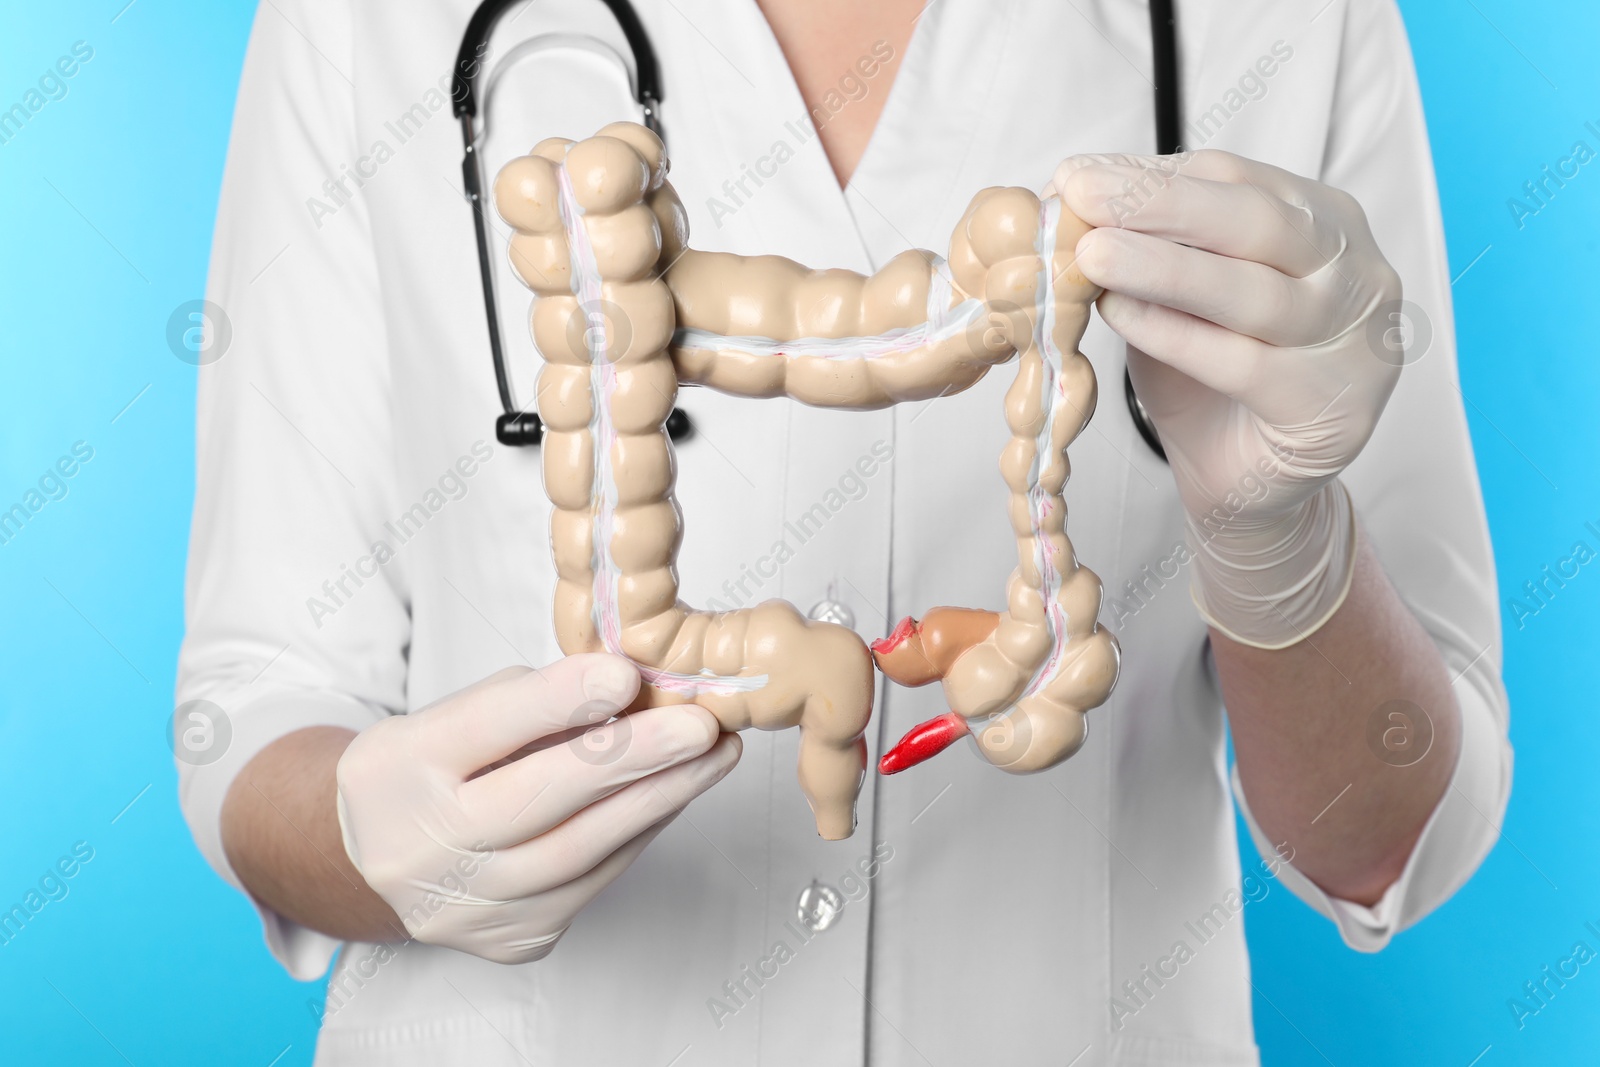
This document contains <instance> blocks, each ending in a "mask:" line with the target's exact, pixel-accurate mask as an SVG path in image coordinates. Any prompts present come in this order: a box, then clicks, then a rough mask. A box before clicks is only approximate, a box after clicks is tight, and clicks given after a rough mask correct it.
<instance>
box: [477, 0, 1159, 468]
mask: <svg viewBox="0 0 1600 1067" xmlns="http://www.w3.org/2000/svg"><path fill="white" fill-rule="evenodd" d="M519 2H520V0H484V2H483V3H482V4H480V5H478V9H477V10H476V11H474V12H473V13H472V18H471V19H469V20H468V21H467V29H466V33H465V34H463V35H462V38H461V49H460V51H458V52H457V53H456V65H455V75H454V84H453V85H452V87H451V94H450V95H451V100H452V101H453V111H454V113H455V116H456V119H457V121H459V122H460V123H461V140H462V143H463V145H464V147H465V155H464V156H463V157H462V160H461V179H462V182H463V184H464V187H465V189H466V194H467V200H468V201H469V202H470V203H471V204H472V214H473V221H474V223H475V229H476V232H477V241H478V274H479V277H480V278H481V279H482V282H483V304H484V311H485V313H486V314H487V316H488V326H489V352H490V355H491V356H492V357H493V359H494V380H495V386H496V388H497V389H498V391H499V393H500V406H501V408H502V409H503V411H502V414H501V415H500V416H499V417H498V418H497V419H496V420H495V428H494V429H495V437H496V438H497V439H498V440H499V441H500V443H501V444H505V445H536V444H538V443H539V441H540V440H541V439H542V438H543V436H544V427H543V424H542V423H541V422H540V421H539V416H538V414H537V413H535V412H532V411H525V410H523V409H522V408H519V407H517V405H516V403H515V401H513V400H512V398H511V380H510V377H509V376H508V375H507V373H506V358H505V348H504V346H503V345H502V343H501V338H500V316H499V310H498V307H497V302H496V300H495V295H494V268H493V262H492V260H491V259H490V243H489V219H488V216H487V214H486V213H487V211H488V207H487V205H486V204H485V202H484V195H483V168H482V166H481V165H480V164H479V162H478V131H477V128H476V123H477V118H478V78H479V76H480V75H481V74H482V73H483V61H482V57H483V54H484V50H485V47H486V46H487V45H488V43H489V35H490V34H491V33H493V32H494V27H495V24H496V23H498V22H499V21H500V17H501V16H502V15H504V14H505V13H506V11H507V10H509V9H510V8H511V7H512V6H513V5H514V4H516V3H519ZM601 2H602V3H604V4H605V5H606V7H607V8H609V9H610V11H611V14H612V17H613V18H615V19H616V20H617V25H618V26H619V27H620V28H621V29H622V35H623V37H625V38H626V39H627V42H628V47H629V49H630V50H631V51H632V52H633V65H634V93H635V98H636V99H637V100H638V103H639V107H640V109H641V110H642V112H643V115H644V124H645V125H646V126H647V127H649V128H650V129H651V130H652V131H654V133H655V135H656V136H657V137H660V138H661V139H662V141H663V142H665V141H666V134H665V132H664V131H663V129H662V126H661V101H662V99H663V93H662V91H661V68H660V66H659V64H658V63H657V62H656V52H655V48H654V46H653V45H651V43H650V35H649V34H648V33H646V32H645V29H644V24H643V23H642V22H640V21H639V15H638V13H637V12H636V11H634V9H633V5H632V4H630V3H629V2H628V0H601ZM1172 5H1173V0H1150V54H1151V62H1152V65H1153V66H1154V68H1155V127H1156V153H1157V154H1158V155H1173V154H1176V153H1177V152H1179V151H1181V150H1182V134H1181V130H1180V118H1179V97H1178V39H1177V27H1176V22H1175V18H1174V14H1173V8H1172ZM1122 381H1123V393H1124V396H1125V399H1126V401H1127V405H1128V414H1129V415H1130V416H1132V418H1133V424H1134V426H1136V427H1137V428H1138V430H1139V436H1140V437H1141V438H1143V439H1144V443H1145V444H1147V445H1149V446H1150V449H1151V450H1152V451H1153V452H1155V454H1156V455H1157V456H1160V457H1161V458H1162V459H1163V460H1164V459H1166V458H1167V454H1166V450H1165V449H1164V448H1162V446H1161V438H1160V437H1159V436H1158V435H1157V433H1156V428H1155V423H1154V422H1152V421H1151V419H1150V415H1149V413H1148V412H1146V411H1145V409H1144V405H1143V404H1142V403H1140V402H1139V396H1138V394H1137V393H1136V392H1135V391H1134V388H1133V376H1132V375H1131V374H1130V373H1128V372H1127V371H1126V370H1124V371H1123V376H1122ZM693 429H694V428H693V424H692V423H691V422H690V421H689V416H688V414H687V413H686V412H684V411H683V410H682V409H680V408H674V409H673V410H672V414H671V415H669V416H668V417H667V433H668V434H669V435H671V437H672V439H673V440H674V441H678V440H682V439H683V438H685V437H687V436H689V434H691V433H692V432H693Z"/></svg>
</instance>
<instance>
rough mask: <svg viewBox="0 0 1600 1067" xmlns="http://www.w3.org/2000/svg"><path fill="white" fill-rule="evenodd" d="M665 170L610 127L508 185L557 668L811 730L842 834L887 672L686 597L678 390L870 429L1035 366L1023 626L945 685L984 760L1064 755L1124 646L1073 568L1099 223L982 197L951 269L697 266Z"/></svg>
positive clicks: (956, 244)
mask: <svg viewBox="0 0 1600 1067" xmlns="http://www.w3.org/2000/svg"><path fill="white" fill-rule="evenodd" d="M666 170H667V168H666V161H665V158H664V155H663V149H662V146H661V142H660V141H659V140H658V139H657V138H656V137H655V135H654V134H652V133H650V132H649V131H648V130H646V129H645V128H644V127H642V126H638V125H636V124H633V123H614V124H612V125H610V126H607V127H606V128H605V129H603V130H601V131H600V133H599V134H598V135H596V136H595V137H592V138H590V139H588V140H585V141H581V142H577V143H573V142H571V141H567V140H562V139H550V140H546V141H543V142H541V143H540V144H539V145H537V146H536V147H535V148H534V150H533V152H532V153H531V154H530V155H528V156H524V157H522V158H519V159H517V160H514V161H512V162H511V163H510V164H508V165H507V166H506V167H505V168H504V169H503V170H502V171H501V173H500V175H499V177H498V179H497V180H496V184H495V199H496V204H497V206H498V208H499V211H500V214H501V216H502V217H503V218H505V220H506V221H507V222H508V223H509V224H510V225H511V226H512V227H514V228H515V230H516V231H517V232H516V236H515V237H514V238H513V240H512V245H511V261H512V265H513V267H514V269H515V270H516V271H517V274H518V276H519V277H520V278H521V279H522V280H523V281H524V282H525V283H526V284H527V285H528V287H529V288H530V289H532V290H533V291H534V293H535V295H536V300H535V302H534V307H533V315H532V323H533V335H534V340H535V343H536V344H537V346H538V349H539V351H540V353H541V354H542V355H543V357H544V359H545V365H544V367H543V368H542V369H541V371H540V375H539V382H538V398H539V399H538V406H539V413H540V415H541V417H542V418H543V420H544V423H545V428H546V431H545V439H544V445H543V451H544V480H545V491H546V493H547V494H548V495H549V497H550V500H551V502H552V503H553V504H554V505H555V510H554V512H553V514H552V519H551V545H552V549H553V551H554V556H555V563H556V569H557V574H558V583H557V588H556V602H555V623H556V635H557V639H558V641H559V643H560V645H561V648H562V650H563V651H564V652H566V653H568V654H573V653H578V652H588V651H600V650H608V651H612V652H617V653H620V654H622V655H626V656H628V657H629V658H631V659H632V660H634V661H635V662H636V663H637V664H639V666H640V668H641V671H642V672H643V673H644V675H645V678H646V681H647V683H648V684H647V685H646V687H645V689H644V690H643V692H642V694H641V698H640V702H639V705H638V706H641V707H642V706H648V705H656V704H668V703H685V702H693V703H697V704H700V705H702V706H704V707H705V708H707V709H708V710H709V711H711V713H712V714H713V715H715V716H716V717H717V719H718V721H720V722H721V723H722V725H723V726H724V727H725V728H726V729H729V730H742V729H745V728H748V727H752V726H754V727H757V728H760V729H768V730H776V729H783V728H786V727H789V726H798V727H799V728H800V731H801V741H800V761H799V778H800V785H801V788H802V790H803V791H804V792H805V795H806V798H807V800H808V801H809V802H810V804H811V807H812V810H813V812H814V813H815V815H816V819H817V829H818V832H819V833H820V834H822V836H823V837H825V838H829V839H837V838H842V837H848V836H849V835H850V833H851V832H852V830H853V828H854V825H855V799H856V796H857V795H858V793H859V791H860V787H861V783H862V780H863V775H864V769H865V764H866V744H865V742H864V740H863V739H862V735H863V733H864V731H865V729H866V725H867V722H868V719H869V718H870V717H871V712H872V695H873V673H872V672H873V661H872V657H871V654H870V653H869V652H868V650H867V648H866V646H865V645H864V643H863V642H862V641H861V639H860V638H859V637H857V636H856V634H855V633H853V632H852V631H850V630H847V629H845V628H843V627H841V626H836V625H834V624H831V623H825V622H813V621H811V620H808V619H806V618H804V617H803V616H802V615H801V614H800V613H799V612H798V611H797V610H795V608H794V607H793V606H792V605H790V604H788V603H785V602H783V601H777V600H774V601H768V602H766V603H763V604H760V605H757V606H756V607H753V608H749V609H745V610H741V611H734V612H724V613H712V612H702V611H695V610H693V609H691V608H690V607H688V606H687V605H685V604H683V603H682V602H681V601H680V600H678V579H677V572H676V559H677V550H678V545H679V541H680V538H681V533H682V517H681V515H680V513H679V511H678V507H677V503H676V501H675V499H674V497H673V483H674V479H675V470H674V460H673V455H672V446H671V441H670V438H669V437H668V436H667V434H666V432H665V429H664V422H665V419H666V417H667V415H668V414H669V413H670V412H671V410H672V407H673V404H674V401H675V399H676V396H677V390H678V385H679V383H680V382H684V383H696V384H701V385H706V386H708V387H710V388H713V389H717V390H719V391H722V392H726V393H730V394H734V395H739V396H748V397H772V396H790V397H793V398H795V399H797V400H800V401H802V402H804V403H808V404H813V405H819V406H826V407H840V408H851V409H866V408H876V407H883V406H886V405H889V404H895V403H900V402H903V401H909V400H920V399H927V398H930V397H936V396H941V395H945V394H948V393H954V392H959V391H960V390H962V389H965V388H967V387H969V386H970V385H972V384H973V383H974V382H976V381H977V380H978V379H979V378H981V377H982V376H983V374H984V373H985V372H986V371H987V370H988V368H989V367H991V366H994V365H995V364H997V363H1001V362H1004V361H1005V360H1007V359H1009V358H1010V357H1011V356H1012V355H1013V354H1015V353H1016V352H1017V351H1018V350H1019V349H1020V350H1021V352H1022V360H1021V364H1020V368H1019V373H1018V377H1017V380H1016V382H1015V383H1013V385H1012V387H1011V389H1010V390H1009V392H1008V393H1007V397H1006V404H1005V407H1006V413H1005V414H1006V421H1007V424H1008V426H1009V427H1010V428H1011V431H1012V434H1013V437H1012V441H1011V443H1010V445H1009V446H1008V447H1007V448H1006V450H1005V453H1004V455H1003V456H1002V460H1001V470H1002V473H1003V475H1004V477H1005V480H1006V484H1007V485H1008V486H1009V487H1010V488H1011V491H1012V496H1011V505H1010V518H1011V523H1012V528H1013V529H1014V530H1015V531H1016V534H1017V543H1018V552H1019V558H1020V561H1021V564H1020V566H1019V567H1018V569H1017V571H1016V572H1015V573H1014V574H1013V575H1012V578H1011V581H1010V583H1009V586H1008V590H1007V603H1008V608H1009V610H1008V611H1007V612H1005V613H1002V614H1000V615H998V617H995V616H993V615H992V614H991V613H978V614H984V615H989V616H990V617H991V618H994V626H993V627H992V633H988V632H985V631H986V629H987V627H986V624H983V625H979V626H978V627H977V628H976V630H972V628H971V627H968V629H969V630H971V632H973V633H974V634H975V635H976V636H975V637H974V638H973V640H972V641H971V642H970V643H969V647H966V648H965V650H964V651H961V652H959V653H957V654H955V655H954V656H953V658H948V659H947V668H941V669H940V673H941V674H942V679H943V682H944V686H945V692H946V695H947V697H948V698H949V700H950V702H951V706H952V708H954V709H955V710H956V711H958V712H960V713H961V714H962V715H964V716H967V717H968V718H972V719H981V720H983V721H982V725H980V726H977V727H975V733H977V734H978V741H979V747H980V751H982V752H983V753H984V755H985V757H986V758H988V759H990V760H991V761H992V762H994V763H996V764H997V765H1000V766H1003V767H1006V768H1008V769H1011V770H1018V771H1021V770H1033V769H1038V768H1039V767H1043V766H1049V765H1051V764H1053V763H1055V762H1059V760H1061V759H1063V758H1065V757H1066V756H1068V755H1070V754H1071V753H1072V752H1073V751H1075V750H1076V748H1077V747H1078V745H1079V744H1080V743H1081V741H1082V737H1083V721H1082V720H1083V713H1084V712H1085V711H1087V710H1088V709H1089V708H1091V707H1094V706H1096V705H1098V704H1099V703H1100V702H1102V701H1103V700H1104V699H1105V697H1106V695H1107V694H1108V693H1109V692H1110V689H1111V686H1112V685H1113V684H1114V682H1115V679H1116V672H1117V648H1116V643H1115V641H1114V640H1113V639H1112V638H1111V636H1110V635H1109V634H1108V633H1106V632H1105V631H1104V630H1101V629H1099V628H1098V626H1097V625H1096V621H1095V620H1096V615H1097V614H1098V611H1099V606H1100V582H1099V579H1098V578H1096V577H1095V576H1094V574H1093V573H1092V572H1090V571H1088V570H1087V569H1084V568H1082V567H1079V566H1078V565H1077V561H1076V559H1075V557H1074V555H1073V551H1072V546H1071V543H1070V542H1069V541H1068V540H1067V537H1066V533H1065V520H1066V508H1065V505H1064V504H1063V503H1062V501H1061V491H1062V487H1063V486H1064V485H1065V483H1066V478H1067V473H1068V468H1067V462H1066V456H1065V452H1064V450H1065V448H1066V446H1067V444H1068V443H1069V442H1070V441H1071V440H1072V439H1073V438H1074V437H1075V436H1077V434H1078V433H1079V432H1080V431H1081V430H1082V429H1083V427H1084V426H1085V425H1086V424H1087V422H1088V419H1089V416H1090V414H1091V413H1092V411H1093V407H1094V397H1095V383H1094V374H1093V371H1092V369H1091V368H1090V366H1089V362H1088V360H1087V359H1085V358H1084V357H1083V356H1082V355H1081V354H1079V353H1078V352H1077V344H1078V341H1079V339H1080V338H1081V337H1082V334H1083V329H1084V326H1085V325H1086V323H1087V320H1088V308H1089V304H1090V303H1091V302H1092V300H1093V299H1094V297H1095V296H1096V295H1097V291H1096V290H1095V289H1094V288H1093V287H1092V286H1091V285H1090V284H1089V283H1088V282H1087V281H1085V280H1084V279H1083V278H1082V276H1081V275H1079V274H1078V273H1077V272H1076V271H1075V270H1073V269H1072V253H1073V249H1074V247H1075V245H1076V242H1077V239H1078V237H1079V236H1080V235H1081V234H1082V233H1083V232H1084V231H1085V229H1086V227H1085V226H1084V224H1083V223H1081V222H1079V221H1078V220H1077V219H1076V218H1074V217H1072V216H1071V215H1070V214H1067V213H1065V212H1063V211H1061V210H1060V207H1059V204H1057V202H1056V201H1054V200H1053V199H1052V200H1050V201H1047V202H1046V205H1044V206H1041V204H1040V201H1039V200H1038V198H1037V197H1035V196H1034V195H1033V194H1032V193H1029V192H1027V191H1026V190H1022V189H987V190H984V191H983V192H980V193H979V194H978V195H977V197H976V198H975V199H974V200H973V202H972V206H971V207H970V208H969V209H968V211H967V213H966V215H965V216H964V217H963V219H962V220H961V223H960V224H959V225H958V226H957V228H956V232H955V235H954V236H953V238H952V241H951V251H950V260H949V264H948V266H946V265H945V264H944V262H943V261H942V260H940V259H939V258H938V257H936V256H933V255H931V254H930V253H927V252H921V251H912V252H906V253H903V254H902V255H900V256H897V257H896V258H895V259H894V260H892V261H891V262H890V263H889V264H887V265H886V266H885V267H884V268H883V269H882V270H880V271H879V272H878V273H876V274H874V275H872V276H871V277H863V276H861V275H858V274H855V273H852V272H849V271H840V270H828V271H811V270H808V269H806V268H804V267H802V266H800V265H799V264H796V263H794V262H792V261H789V260H785V259H781V258H778V257H772V256H761V257H739V256H733V255H728V254H723V253H709V252H699V251H694V250H687V249H686V243H687V239H688V226H687V222H686V219H685V215H684V211H683V207H682V204H681V203H680V202H679V200H678V198H677V195H676V194H675V193H674V192H673V190H672V187H671V185H670V184H668V183H667V181H666ZM1041 242H1043V244H1041ZM1041 247H1043V248H1044V249H1045V252H1044V254H1043V255H1041V252H1040V248H1041ZM1041 293H1043V294H1044V299H1041ZM1036 326H1037V328H1036ZM1047 355H1048V357H1049V358H1046V356H1047ZM1057 367H1059V368H1060V371H1059V373H1057V371H1056V368H1057ZM1041 453H1042V454H1043V456H1044V462H1043V463H1042V464H1040V468H1042V469H1036V467H1035V463H1034V458H1035V456H1036V455H1038V454H1041ZM957 614H960V613H957ZM967 614H972V613H967ZM933 617H934V614H933V613H930V619H931V618H933ZM889 673H890V676H891V677H894V673H893V671H890V672H889ZM923 680H924V681H928V680H931V677H929V678H924V679H923ZM913 684H917V683H913Z"/></svg>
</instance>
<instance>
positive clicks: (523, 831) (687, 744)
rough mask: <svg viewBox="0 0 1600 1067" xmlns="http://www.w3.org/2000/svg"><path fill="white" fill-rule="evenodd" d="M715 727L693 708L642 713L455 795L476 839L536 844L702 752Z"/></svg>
mask: <svg viewBox="0 0 1600 1067" xmlns="http://www.w3.org/2000/svg"><path fill="white" fill-rule="evenodd" d="M720 732H721V728H720V726H719V725H718V723H717V720H716V719H715V718H713V717H712V715H711V713H710V712H709V711H706V710H705V709H704V708H701V707H696V706H695V705H693V704H679V705H673V706H669V707H660V708H646V709H644V710H643V711H636V712H633V713H632V714H630V715H623V716H620V717H619V718H617V719H616V720H615V721H613V722H610V723H607V724H605V725H603V726H594V727H590V728H588V729H586V730H584V731H581V732H572V736H570V737H569V738H568V739H567V740H566V741H565V743H562V744H557V745H553V746H551V747H548V748H545V749H543V750H541V751H539V752H535V753H532V754H531V755H527V756H523V757H522V758H521V759H519V760H516V761H515V762H512V763H509V764H507V765H505V766H504V767H500V768H498V769H496V770H493V771H490V772H489V773H488V774H485V775H483V776H481V777H478V778H474V779H472V780H471V781H469V782H467V783H465V784H464V785H462V786H461V787H460V789H459V790H458V791H457V797H458V799H459V800H460V803H461V810H462V818H463V821H464V822H465V824H466V825H467V826H469V827H471V828H472V836H473V837H474V838H475V839H481V840H484V841H487V842H488V843H489V844H490V846H491V847H493V848H505V847H508V846H510V845H514V844H518V843H520V842H523V841H527V840H529V839H531V838H534V837H537V836H538V835H540V834H542V833H544V832H545V831H547V830H550V829H551V828H553V827H555V826H557V825H559V824H560V823H562V822H564V821H566V819H568V818H569V817H570V816H572V815H573V814H574V813H576V812H578V811H580V810H582V809H583V808H586V807H588V806H589V805H591V804H593V803H595V802H596V801H598V800H600V799H601V798H603V797H606V796H609V795H611V794H612V793H615V792H616V791H617V790H619V789H621V788H623V787H624V786H626V785H629V784H630V783H632V782H636V781H638V780H639V779H641V778H644V777H646V776H647V775H651V774H654V773H656V772H657V771H661V770H665V769H666V768H668V767H673V766H676V765H678V764H680V763H686V762H688V761H689V760H692V759H694V758H696V757H698V756H701V755H703V754H704V753H705V752H707V751H708V750H709V749H710V748H711V746H712V745H714V744H715V743H716V741H717V738H718V737H719V736H720Z"/></svg>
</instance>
